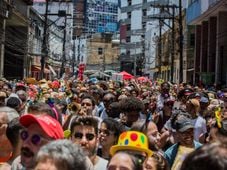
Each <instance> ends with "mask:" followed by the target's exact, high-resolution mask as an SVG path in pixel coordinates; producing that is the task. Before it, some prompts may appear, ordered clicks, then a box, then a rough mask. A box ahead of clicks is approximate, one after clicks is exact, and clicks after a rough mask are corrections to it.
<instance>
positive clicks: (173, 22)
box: [171, 7, 175, 82]
mask: <svg viewBox="0 0 227 170" xmlns="http://www.w3.org/2000/svg"><path fill="white" fill-rule="evenodd" d="M172 10H173V19H172V37H171V40H172V41H171V42H172V43H171V44H172V48H171V82H173V75H174V57H175V7H173V9H172Z"/></svg>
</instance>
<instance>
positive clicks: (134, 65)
mask: <svg viewBox="0 0 227 170" xmlns="http://www.w3.org/2000/svg"><path fill="white" fill-rule="evenodd" d="M136 47H137V46H136V42H135V55H134V58H133V61H134V62H133V74H134V76H136V59H137V57H136Z"/></svg>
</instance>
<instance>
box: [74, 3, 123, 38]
mask: <svg viewBox="0 0 227 170" xmlns="http://www.w3.org/2000/svg"><path fill="white" fill-rule="evenodd" d="M118 7H119V1H118V0H102V1H101V0H78V1H74V24H73V25H74V27H75V29H74V37H75V36H80V35H81V34H82V33H90V34H92V33H105V32H116V31H117V30H118Z"/></svg>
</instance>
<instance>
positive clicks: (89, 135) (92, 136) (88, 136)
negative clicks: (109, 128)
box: [74, 132, 95, 141]
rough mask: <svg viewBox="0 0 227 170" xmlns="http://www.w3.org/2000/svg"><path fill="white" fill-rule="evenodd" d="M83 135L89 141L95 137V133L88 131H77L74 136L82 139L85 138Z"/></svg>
mask: <svg viewBox="0 0 227 170" xmlns="http://www.w3.org/2000/svg"><path fill="white" fill-rule="evenodd" d="M83 136H85V137H86V139H87V140H88V141H91V140H93V139H94V138H95V135H94V134H93V133H86V134H85V135H84V134H83V133H79V132H76V133H75V134H74V137H75V138H76V139H79V140H81V139H82V138H83Z"/></svg>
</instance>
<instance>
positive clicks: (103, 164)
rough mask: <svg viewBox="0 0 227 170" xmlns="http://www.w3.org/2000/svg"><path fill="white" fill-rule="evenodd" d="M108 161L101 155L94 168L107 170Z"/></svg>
mask: <svg viewBox="0 0 227 170" xmlns="http://www.w3.org/2000/svg"><path fill="white" fill-rule="evenodd" d="M107 164H108V161H107V160H105V159H103V158H101V157H99V160H98V162H97V163H96V164H95V165H94V170H106V167H107Z"/></svg>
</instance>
